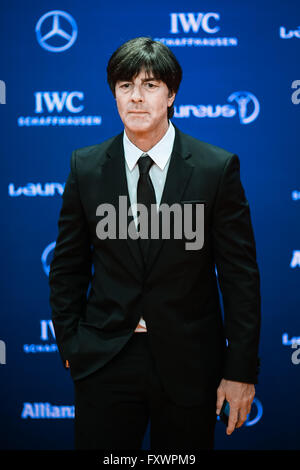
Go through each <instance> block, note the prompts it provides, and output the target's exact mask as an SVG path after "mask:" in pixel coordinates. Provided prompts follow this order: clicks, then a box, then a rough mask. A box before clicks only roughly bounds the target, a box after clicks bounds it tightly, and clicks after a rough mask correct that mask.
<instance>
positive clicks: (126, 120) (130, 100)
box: [115, 70, 175, 134]
mask: <svg viewBox="0 0 300 470" xmlns="http://www.w3.org/2000/svg"><path fill="white" fill-rule="evenodd" d="M115 96H116V101H117V107H118V111H119V115H120V118H121V120H122V121H123V124H124V126H125V129H126V131H129V132H130V133H133V134H145V133H148V132H149V133H150V132H153V131H154V132H158V133H159V132H160V131H162V130H163V129H164V130H166V128H167V125H168V121H167V108H168V106H171V105H172V103H173V101H174V99H175V94H173V95H172V96H170V93H169V89H168V87H167V85H166V84H165V83H164V82H162V81H161V80H156V79H155V78H154V77H152V76H151V75H147V74H146V73H145V71H144V70H142V71H141V72H140V73H139V74H138V75H137V76H136V77H133V78H132V79H131V80H129V81H118V82H117V83H116V87H115Z"/></svg>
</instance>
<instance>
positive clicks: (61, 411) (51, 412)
mask: <svg viewBox="0 0 300 470" xmlns="http://www.w3.org/2000/svg"><path fill="white" fill-rule="evenodd" d="M74 417H75V410H74V405H73V406H69V405H61V406H57V405H51V404H50V403H24V404H23V410H22V413H21V418H22V419H26V418H31V419H72V418H74Z"/></svg>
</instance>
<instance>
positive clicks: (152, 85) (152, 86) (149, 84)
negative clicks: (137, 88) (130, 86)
mask: <svg viewBox="0 0 300 470" xmlns="http://www.w3.org/2000/svg"><path fill="white" fill-rule="evenodd" d="M146 86H147V87H148V88H155V87H156V85H154V83H151V82H148V83H147V84H146Z"/></svg>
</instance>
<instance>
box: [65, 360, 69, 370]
mask: <svg viewBox="0 0 300 470" xmlns="http://www.w3.org/2000/svg"><path fill="white" fill-rule="evenodd" d="M65 367H66V368H67V369H69V368H70V364H69V361H68V360H66V362H65Z"/></svg>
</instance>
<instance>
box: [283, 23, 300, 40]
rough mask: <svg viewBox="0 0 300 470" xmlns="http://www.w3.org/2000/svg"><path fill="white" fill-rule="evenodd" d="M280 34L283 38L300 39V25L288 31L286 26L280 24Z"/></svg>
mask: <svg viewBox="0 0 300 470" xmlns="http://www.w3.org/2000/svg"><path fill="white" fill-rule="evenodd" d="M279 36H280V37H281V39H291V38H298V39H300V26H298V29H294V30H292V29H290V30H289V31H288V32H287V30H286V28H285V26H280V28H279Z"/></svg>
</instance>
